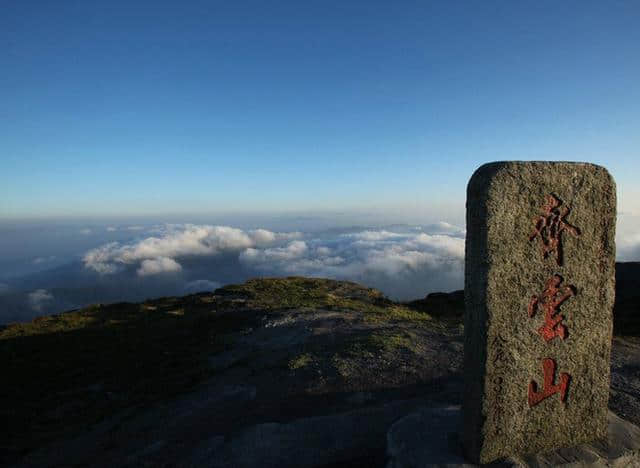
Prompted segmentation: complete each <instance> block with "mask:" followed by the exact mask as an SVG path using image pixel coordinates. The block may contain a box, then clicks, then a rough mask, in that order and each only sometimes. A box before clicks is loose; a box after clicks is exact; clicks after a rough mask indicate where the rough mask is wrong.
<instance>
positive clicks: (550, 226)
mask: <svg viewBox="0 0 640 468" xmlns="http://www.w3.org/2000/svg"><path fill="white" fill-rule="evenodd" d="M570 211H571V210H570V208H568V207H567V206H563V205H562V200H560V199H559V198H558V197H556V196H555V195H553V194H551V193H550V194H549V195H547V196H546V197H545V203H544V205H542V210H541V212H542V214H541V215H540V216H536V217H535V218H534V219H533V224H534V226H535V228H534V231H533V233H532V234H531V235H530V236H529V241H533V240H534V239H535V238H536V237H538V236H539V237H540V242H541V248H542V257H543V258H547V257H548V256H549V254H555V258H556V263H557V264H558V266H561V265H562V263H563V251H562V233H563V232H565V231H566V232H568V233H569V234H571V235H572V236H574V237H578V236H579V235H580V229H578V228H577V227H575V226H572V225H571V224H569V223H568V222H567V220H566V217H567V215H568V214H569V212H570Z"/></svg>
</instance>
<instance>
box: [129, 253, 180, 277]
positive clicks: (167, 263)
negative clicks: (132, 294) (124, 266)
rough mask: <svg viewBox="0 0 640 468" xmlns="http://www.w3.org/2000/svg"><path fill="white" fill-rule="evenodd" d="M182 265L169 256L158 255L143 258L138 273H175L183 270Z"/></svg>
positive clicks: (142, 274)
mask: <svg viewBox="0 0 640 468" xmlns="http://www.w3.org/2000/svg"><path fill="white" fill-rule="evenodd" d="M181 270H182V266H181V265H180V264H179V263H178V262H176V261H175V260H174V259H172V258H169V257H157V258H154V259H147V260H143V261H142V262H141V263H140V268H138V270H137V273H138V275H139V276H148V275H157V274H159V273H174V272H177V271H181Z"/></svg>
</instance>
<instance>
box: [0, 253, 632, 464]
mask: <svg viewBox="0 0 640 468" xmlns="http://www.w3.org/2000/svg"><path fill="white" fill-rule="evenodd" d="M622 271H624V272H625V273H624V274H625V275H631V276H632V277H638V276H637V275H638V274H639V273H640V268H639V265H638V264H624V267H622V268H621V267H620V265H618V272H622ZM618 284H625V285H626V284H630V285H631V287H632V288H633V284H635V283H633V280H632V279H629V280H628V281H627V280H626V279H621V278H620V277H618ZM621 297H624V298H625V299H624V303H623V304H624V311H625V314H626V315H625V317H620V321H621V323H625V324H635V323H634V320H633V318H631V317H630V316H631V315H633V313H636V312H637V308H638V303H637V302H636V303H635V306H634V304H633V297H635V296H634V291H633V290H630V291H627V292H624V293H623V294H621ZM462 301H463V295H462V293H461V292H455V293H451V294H435V295H430V296H427V297H426V298H425V299H421V300H418V301H413V302H410V303H398V302H394V301H391V300H389V299H387V298H386V297H384V295H383V294H382V293H381V292H379V291H377V290H375V289H370V288H366V287H364V286H361V285H358V284H355V283H351V282H346V281H333V280H326V279H315V278H314V279H312V278H300V277H291V278H265V279H255V280H250V281H248V282H246V283H244V284H241V285H230V286H226V287H224V288H221V289H217V290H216V291H213V292H202V293H199V294H194V295H190V296H185V297H166V298H158V299H153V300H148V301H145V302H143V303H139V304H131V303H119V304H109V305H93V306H90V307H87V308H84V309H81V310H75V311H70V312H66V313H63V314H59V315H52V316H44V317H41V318H38V319H36V320H34V321H32V322H30V323H21V324H12V325H9V326H6V327H4V328H3V329H1V330H0V356H1V357H0V359H1V362H0V365H1V366H2V367H1V368H2V374H3V385H2V386H1V387H0V388H1V390H0V392H2V395H1V396H2V398H1V400H0V401H1V402H2V403H1V408H0V412H1V416H2V420H3V422H4V426H5V427H6V428H8V430H7V431H5V434H4V435H3V437H2V438H1V439H0V465H9V466H11V465H14V466H70V465H73V466H105V467H106V466H109V467H111V466H130V467H143V466H165V467H169V466H211V467H232V466H233V467H250V466H261V467H269V466H272V467H294V466H295V467H338V466H367V467H376V466H378V467H382V466H385V464H387V463H388V462H389V459H388V456H389V454H390V452H389V448H388V441H389V440H391V439H389V437H390V435H389V434H390V432H389V430H390V428H391V427H392V426H393V425H394V423H396V422H398V421H400V420H402V419H403V418H406V417H408V416H409V415H411V414H421V413H420V411H424V409H425V408H432V407H446V406H447V405H459V404H460V402H461V398H462V397H461V395H462V381H463V379H462V348H463V327H462V314H461V311H462V310H463V302H462ZM634 307H635V309H634ZM629 311H631V312H629ZM634 311H635V312H634ZM614 314H615V312H614ZM615 320H616V328H615V330H616V336H615V337H614V342H613V348H612V367H611V372H612V379H611V399H610V402H609V407H610V409H611V410H612V411H613V412H614V413H616V414H618V415H619V416H621V417H624V418H625V419H627V420H629V421H631V422H634V423H635V424H640V373H639V372H638V369H640V338H638V333H637V329H636V328H634V327H633V326H631V325H629V326H628V327H627V328H628V330H624V329H620V327H619V326H618V325H617V323H618V316H617V315H615ZM405 420H406V419H405ZM393 440H394V441H395V439H393ZM394 444H395V442H394ZM396 445H397V444H396ZM396 445H394V447H396ZM396 448H397V447H396ZM394 466H395V465H394Z"/></svg>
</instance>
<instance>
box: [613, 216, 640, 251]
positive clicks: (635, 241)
mask: <svg viewBox="0 0 640 468" xmlns="http://www.w3.org/2000/svg"><path fill="white" fill-rule="evenodd" d="M616 259H617V260H619V261H622V262H632V261H636V262H637V261H640V216H638V215H634V214H630V213H620V214H619V215H618V225H617V226H616Z"/></svg>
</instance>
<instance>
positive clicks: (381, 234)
mask: <svg viewBox="0 0 640 468" xmlns="http://www.w3.org/2000/svg"><path fill="white" fill-rule="evenodd" d="M343 236H344V237H352V238H354V239H358V240H362V241H368V242H376V241H381V240H386V239H397V238H399V237H406V236H407V234H399V233H397V232H389V231H384V230H382V231H362V232H356V233H350V234H343Z"/></svg>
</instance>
